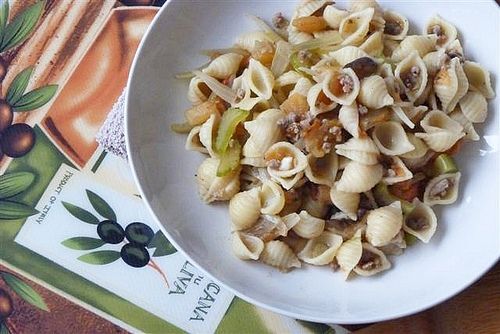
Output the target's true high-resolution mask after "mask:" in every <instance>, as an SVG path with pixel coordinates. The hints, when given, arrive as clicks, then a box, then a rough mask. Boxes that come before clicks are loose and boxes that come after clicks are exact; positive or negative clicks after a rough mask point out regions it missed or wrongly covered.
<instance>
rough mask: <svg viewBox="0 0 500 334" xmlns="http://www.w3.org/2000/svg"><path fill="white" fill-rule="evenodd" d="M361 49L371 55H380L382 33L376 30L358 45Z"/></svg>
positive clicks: (382, 49) (382, 43)
mask: <svg viewBox="0 0 500 334" xmlns="http://www.w3.org/2000/svg"><path fill="white" fill-rule="evenodd" d="M359 48H360V49H361V50H363V51H364V52H366V53H368V54H369V55H370V56H372V57H380V56H382V54H383V52H384V34H383V33H382V32H381V31H376V32H374V33H373V34H371V35H370V37H368V38H367V39H366V40H365V41H364V42H363V44H361V45H360V46H359Z"/></svg>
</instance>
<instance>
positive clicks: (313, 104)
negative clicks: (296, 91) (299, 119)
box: [307, 83, 337, 116]
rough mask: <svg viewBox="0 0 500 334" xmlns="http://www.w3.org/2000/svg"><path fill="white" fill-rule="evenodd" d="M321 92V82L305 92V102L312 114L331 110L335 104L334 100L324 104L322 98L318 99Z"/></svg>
mask: <svg viewBox="0 0 500 334" xmlns="http://www.w3.org/2000/svg"><path fill="white" fill-rule="evenodd" d="M322 92H323V84H322V83H317V84H315V85H314V86H312V87H311V88H310V89H309V91H308V92H307V104H308V105H309V110H310V113H311V114H312V115H314V116H315V115H319V114H322V113H325V112H328V111H331V110H333V109H334V108H335V107H336V106H337V103H336V102H335V101H330V102H331V103H328V104H325V103H324V102H323V100H322V99H320V95H321V94H322Z"/></svg>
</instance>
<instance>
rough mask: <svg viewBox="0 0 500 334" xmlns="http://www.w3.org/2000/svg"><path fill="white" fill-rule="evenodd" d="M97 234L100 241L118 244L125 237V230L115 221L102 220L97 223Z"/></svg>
mask: <svg viewBox="0 0 500 334" xmlns="http://www.w3.org/2000/svg"><path fill="white" fill-rule="evenodd" d="M97 234H98V235H99V238H101V240H102V241H104V242H107V243H108V244H119V243H120V242H122V241H123V238H125V232H124V231H123V227H121V226H120V225H119V224H118V223H117V222H115V221H112V220H104V221H102V222H100V223H99V225H97Z"/></svg>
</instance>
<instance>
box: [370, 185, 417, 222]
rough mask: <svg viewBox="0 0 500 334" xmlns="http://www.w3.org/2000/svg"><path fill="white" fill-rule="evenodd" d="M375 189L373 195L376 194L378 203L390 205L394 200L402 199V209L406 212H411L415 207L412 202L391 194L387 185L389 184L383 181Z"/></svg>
mask: <svg viewBox="0 0 500 334" xmlns="http://www.w3.org/2000/svg"><path fill="white" fill-rule="evenodd" d="M373 190H374V191H373V195H374V196H375V199H376V201H377V203H379V204H380V205H389V204H391V203H392V202H395V201H400V202H401V209H402V210H403V213H404V214H408V213H410V212H411V211H413V209H414V208H415V206H414V205H413V204H411V203H410V202H408V201H405V200H404V199H401V198H399V197H396V196H394V195H393V194H391V192H390V191H389V188H388V187H387V184H385V183H383V182H380V183H379V184H377V185H376V186H375V188H374V189H373Z"/></svg>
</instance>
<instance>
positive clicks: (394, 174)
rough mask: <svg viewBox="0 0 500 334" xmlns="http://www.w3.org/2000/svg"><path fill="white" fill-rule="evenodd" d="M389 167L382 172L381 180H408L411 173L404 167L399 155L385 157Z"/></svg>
mask: <svg viewBox="0 0 500 334" xmlns="http://www.w3.org/2000/svg"><path fill="white" fill-rule="evenodd" d="M387 161H388V165H389V168H387V170H386V171H385V173H384V177H383V178H382V180H383V181H384V182H385V183H386V184H389V185H391V184H395V183H399V182H403V181H406V180H410V179H411V178H412V177H413V173H412V172H411V171H410V170H409V169H408V168H407V167H406V165H405V164H404V163H403V161H402V160H401V159H400V158H399V157H387Z"/></svg>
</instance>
